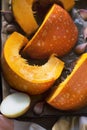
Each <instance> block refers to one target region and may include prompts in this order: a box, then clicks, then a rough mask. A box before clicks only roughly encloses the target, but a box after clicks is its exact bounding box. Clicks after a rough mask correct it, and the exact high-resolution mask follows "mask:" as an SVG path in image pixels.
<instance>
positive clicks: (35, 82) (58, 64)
mask: <svg viewBox="0 0 87 130" xmlns="http://www.w3.org/2000/svg"><path fill="white" fill-rule="evenodd" d="M27 41H28V40H27V39H26V37H24V36H22V35H21V34H19V33H17V32H14V33H13V34H12V35H11V36H10V37H9V38H8V39H7V41H6V43H5V45H4V49H3V54H2V58H1V64H2V69H3V74H4V77H5V79H6V80H7V82H8V83H9V84H10V86H12V87H13V88H15V89H17V90H20V91H24V92H27V93H30V94H32V95H33V94H40V93H43V92H45V91H46V90H48V89H49V88H50V87H51V86H52V84H53V83H54V82H55V80H56V79H57V78H58V77H59V76H60V74H61V72H62V70H63V67H64V63H63V62H62V61H61V60H59V59H58V58H57V57H56V56H54V55H52V56H51V57H50V58H49V60H48V61H47V63H45V64H44V65H42V66H37V65H36V66H32V65H29V64H28V63H27V60H26V59H23V58H22V57H21V55H20V54H19V51H20V50H21V48H22V47H23V46H24V45H25V44H26V43H27Z"/></svg>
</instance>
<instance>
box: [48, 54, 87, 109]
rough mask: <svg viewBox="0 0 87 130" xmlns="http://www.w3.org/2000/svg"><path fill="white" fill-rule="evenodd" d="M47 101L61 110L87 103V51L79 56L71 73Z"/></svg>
mask: <svg viewBox="0 0 87 130" xmlns="http://www.w3.org/2000/svg"><path fill="white" fill-rule="evenodd" d="M47 103H49V104H50V105H51V106H53V107H55V108H57V109H61V110H75V109H80V108H82V107H84V106H85V105H87V53H84V54H83V55H82V56H81V57H80V58H79V60H78V61H77V63H76V65H75V67H74V69H73V71H72V72H71V74H70V75H69V76H68V77H67V78H66V79H65V80H64V81H63V82H62V83H60V84H59V85H58V86H57V87H56V89H55V90H54V91H53V92H52V94H51V95H50V96H49V98H48V99H47Z"/></svg>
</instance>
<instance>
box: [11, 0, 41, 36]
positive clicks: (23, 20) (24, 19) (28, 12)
mask: <svg viewBox="0 0 87 130" xmlns="http://www.w3.org/2000/svg"><path fill="white" fill-rule="evenodd" d="M32 5H33V0H22V1H21V0H12V10H13V15H14V17H15V20H16V21H17V23H18V24H19V25H20V27H21V28H22V29H23V30H24V32H25V33H26V34H28V35H29V34H31V33H33V32H34V31H35V30H36V29H37V28H38V24H37V22H36V20H35V18H34V12H33V11H32Z"/></svg>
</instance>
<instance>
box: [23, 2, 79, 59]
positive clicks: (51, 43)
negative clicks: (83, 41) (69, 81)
mask: <svg viewBox="0 0 87 130" xmlns="http://www.w3.org/2000/svg"><path fill="white" fill-rule="evenodd" d="M77 37H78V30H77V27H76V26H75V24H74V22H73V20H72V19H71V17H70V16H69V14H68V13H67V12H66V11H65V10H64V9H63V8H62V7H60V6H58V5H56V4H54V5H53V6H52V8H51V10H50V11H49V13H48V14H47V16H46V18H45V20H44V21H43V23H42V25H41V26H40V28H39V29H38V31H37V32H36V34H35V35H34V36H33V38H32V39H31V40H30V41H29V42H28V44H27V45H26V46H25V47H24V49H23V51H22V55H23V56H25V57H27V56H30V57H31V58H35V59H41V58H47V57H49V56H50V55H51V54H53V53H56V54H57V55H58V56H63V55H65V54H66V53H68V52H69V51H70V50H71V49H72V47H73V46H74V45H75V43H76V41H77Z"/></svg>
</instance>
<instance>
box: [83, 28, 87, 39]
mask: <svg viewBox="0 0 87 130" xmlns="http://www.w3.org/2000/svg"><path fill="white" fill-rule="evenodd" d="M83 36H84V40H87V27H85V28H84V30H83Z"/></svg>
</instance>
